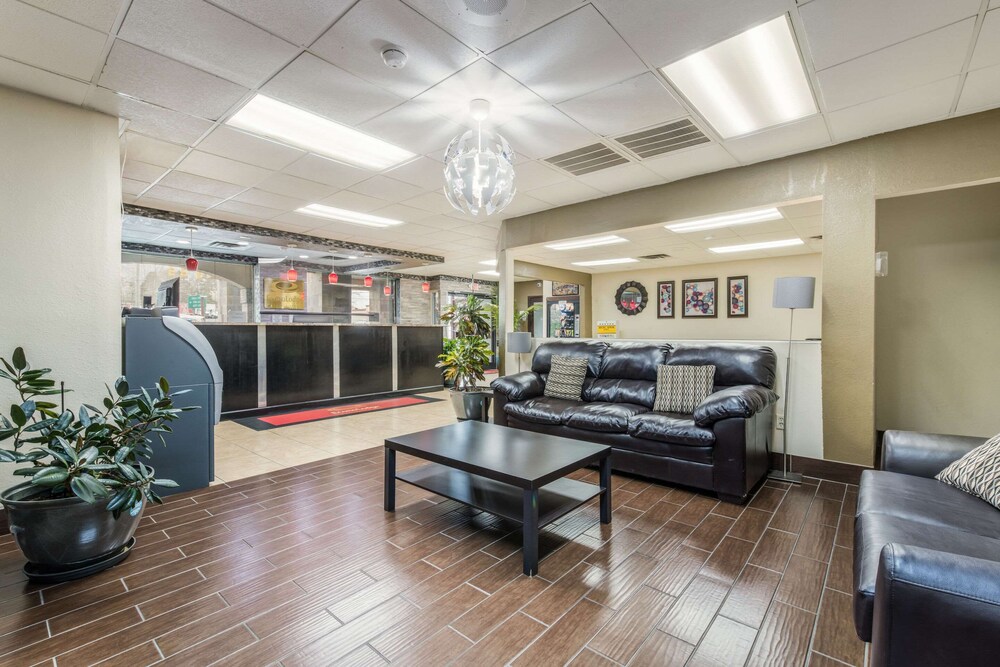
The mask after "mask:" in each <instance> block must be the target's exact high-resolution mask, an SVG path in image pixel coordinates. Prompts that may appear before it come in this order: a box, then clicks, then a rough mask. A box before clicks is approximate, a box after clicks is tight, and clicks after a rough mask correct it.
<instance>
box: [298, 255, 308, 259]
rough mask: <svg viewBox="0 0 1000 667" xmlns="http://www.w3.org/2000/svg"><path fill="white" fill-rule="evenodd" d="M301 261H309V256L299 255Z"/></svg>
mask: <svg viewBox="0 0 1000 667" xmlns="http://www.w3.org/2000/svg"><path fill="white" fill-rule="evenodd" d="M299 259H309V255H299Z"/></svg>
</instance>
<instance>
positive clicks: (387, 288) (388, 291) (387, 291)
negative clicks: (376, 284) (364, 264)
mask: <svg viewBox="0 0 1000 667" xmlns="http://www.w3.org/2000/svg"><path fill="white" fill-rule="evenodd" d="M382 294H385V295H386V296H392V287H390V286H389V285H386V286H385V287H383V288H382Z"/></svg>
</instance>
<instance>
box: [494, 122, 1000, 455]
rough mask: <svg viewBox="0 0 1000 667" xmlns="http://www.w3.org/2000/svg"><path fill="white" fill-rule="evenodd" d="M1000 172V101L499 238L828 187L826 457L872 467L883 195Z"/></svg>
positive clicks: (599, 227)
mask: <svg viewBox="0 0 1000 667" xmlns="http://www.w3.org/2000/svg"><path fill="white" fill-rule="evenodd" d="M997 179H1000V110H992V111H987V112H983V113H979V114H975V115H971V116H964V117H961V118H955V119H951V120H946V121H941V122H938V123H931V124H928V125H922V126H919V127H914V128H909V129H906V130H900V131H898V132H890V133H886V134H882V135H878V136H875V137H870V138H868V139H861V140H858V141H854V142H850V143H846V144H840V145H838V146H832V147H829V148H824V149H820V150H816V151H812V152H809V153H803V154H800V155H793V156H790V157H785V158H780V159H777V160H771V161H769V162H762V163H759V164H754V165H750V166H746V167H738V168H734V169H728V170H726V171H720V172H716V173H713V174H705V175H702V176H696V177H694V178H689V179H686V180H683V181H677V182H674V183H668V184H666V185H658V186H653V187H650V188H644V189H642V190H634V191H631V192H625V193H622V194H618V195H613V196H610V197H604V198H602V199H596V200H591V201H587V202H581V203H579V204H573V205H570V206H563V207H561V208H556V209H552V210H549V211H542V212H540V213H534V214H531V215H526V216H521V217H519V218H512V219H509V220H505V221H504V223H503V225H502V226H501V229H500V248H501V250H502V251H504V252H507V251H508V250H509V249H515V248H517V247H520V246H525V245H531V244H536V243H545V242H551V241H556V240H561V239H566V238H573V237H579V236H584V235H587V234H598V233H609V232H614V231H619V230H623V229H628V228H631V227H639V226H645V225H653V224H656V223H660V222H663V221H665V220H671V219H682V218H692V217H699V216H705V215H711V214H714V213H719V212H722V211H733V210H740V209H745V208H751V207H755V206H766V205H774V204H779V203H792V202H796V201H802V200H805V199H812V198H816V197H822V198H823V313H822V318H823V414H824V424H823V430H824V456H825V458H828V459H831V460H837V461H846V462H851V463H860V464H865V465H870V464H871V463H872V460H873V456H874V441H875V439H874V435H875V391H874V378H875V360H874V356H875V309H874V296H875V278H874V271H873V269H872V266H873V255H874V251H875V200H876V199H877V198H880V197H889V196H895V195H901V194H908V193H915V192H921V191H926V190H931V189H940V188H946V187H953V186H955V185H960V184H970V183H977V182H986V181H989V180H997ZM500 266H502V267H503V268H504V269H508V267H507V266H506V263H501V264H500Z"/></svg>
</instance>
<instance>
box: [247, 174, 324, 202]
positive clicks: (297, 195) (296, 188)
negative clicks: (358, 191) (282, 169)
mask: <svg viewBox="0 0 1000 667" xmlns="http://www.w3.org/2000/svg"><path fill="white" fill-rule="evenodd" d="M258 187H259V188H260V189H261V190H266V191H268V192H274V193H276V194H279V195H285V196H287V197H292V198H294V199H305V200H306V201H309V202H311V203H312V202H318V201H320V200H321V199H323V198H324V197H327V196H329V195H331V194H333V193H334V192H335V191H336V189H337V188H335V187H333V186H330V185H325V184H323V183H316V182H314V181H308V180H306V179H304V178H298V177H296V176H291V175H289V174H273V175H271V176H269V177H268V178H267V179H266V180H264V181H263V182H261V183H260V184H259V185H258Z"/></svg>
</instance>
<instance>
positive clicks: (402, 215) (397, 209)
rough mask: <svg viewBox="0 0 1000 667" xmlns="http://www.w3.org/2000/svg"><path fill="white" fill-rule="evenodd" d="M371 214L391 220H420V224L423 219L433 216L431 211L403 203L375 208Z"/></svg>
mask: <svg viewBox="0 0 1000 667" xmlns="http://www.w3.org/2000/svg"><path fill="white" fill-rule="evenodd" d="M372 215H378V216H381V217H383V218H391V219H393V220H402V221H403V222H420V223H421V224H423V221H424V220H427V219H428V218H431V217H434V214H433V213H429V212H428V211H424V210H422V209H419V208H413V207H412V206H406V205H405V204H392V205H391V206H386V207H385V208H377V209H375V210H374V211H372Z"/></svg>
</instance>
